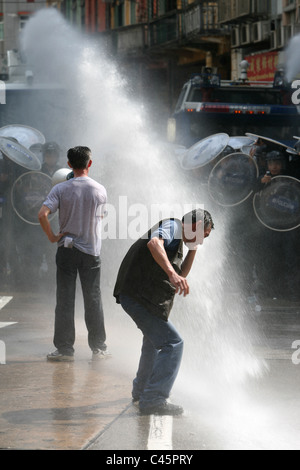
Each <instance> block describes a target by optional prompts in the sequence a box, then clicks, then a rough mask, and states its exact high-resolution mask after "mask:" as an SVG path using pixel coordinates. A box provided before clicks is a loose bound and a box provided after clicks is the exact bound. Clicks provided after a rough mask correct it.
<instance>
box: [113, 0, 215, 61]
mask: <svg viewBox="0 0 300 470" xmlns="http://www.w3.org/2000/svg"><path fill="white" fill-rule="evenodd" d="M220 32H221V30H220V27H219V25H218V7H217V3H216V2H203V1H201V3H196V2H195V3H193V4H191V5H189V6H187V7H185V8H183V9H181V10H174V11H172V12H170V13H167V14H165V15H163V16H160V17H158V18H155V19H153V20H151V21H149V22H147V23H138V24H135V25H131V26H124V27H122V28H116V29H113V30H110V31H106V32H105V33H104V36H105V37H106V41H107V42H110V44H111V46H112V49H113V52H114V53H117V54H126V55H130V54H132V55H134V54H136V53H137V52H139V51H140V52H142V51H144V50H145V49H151V48H157V47H161V46H167V45H174V44H180V43H181V42H182V41H185V40H187V39H189V38H190V37H192V36H193V37H194V36H197V35H198V36H201V35H202V34H203V35H207V34H209V33H211V34H214V35H215V34H218V33H220Z"/></svg>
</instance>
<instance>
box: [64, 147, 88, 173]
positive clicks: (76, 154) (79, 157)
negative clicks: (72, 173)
mask: <svg viewBox="0 0 300 470" xmlns="http://www.w3.org/2000/svg"><path fill="white" fill-rule="evenodd" d="M91 153H92V152H91V149H89V148H88V147H74V148H72V149H70V150H68V154H67V155H68V160H69V162H70V165H71V167H72V168H73V169H74V170H84V169H85V168H87V166H88V163H89V161H90V159H91Z"/></svg>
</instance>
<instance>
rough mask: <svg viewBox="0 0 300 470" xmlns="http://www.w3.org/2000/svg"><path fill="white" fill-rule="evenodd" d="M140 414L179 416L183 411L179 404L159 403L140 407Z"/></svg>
mask: <svg viewBox="0 0 300 470" xmlns="http://www.w3.org/2000/svg"><path fill="white" fill-rule="evenodd" d="M140 412H141V414H142V415H148V416H149V415H159V416H180V415H182V414H183V413H184V410H183V408H182V407H181V406H177V405H172V403H167V402H165V403H162V404H161V405H156V406H150V407H147V408H140Z"/></svg>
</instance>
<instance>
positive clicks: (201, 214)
mask: <svg viewBox="0 0 300 470" xmlns="http://www.w3.org/2000/svg"><path fill="white" fill-rule="evenodd" d="M199 220H201V221H202V222H203V223H204V227H205V228H206V227H209V226H211V228H212V229H214V228H215V225H214V222H213V219H212V216H211V215H210V213H209V212H208V211H205V210H204V209H194V210H192V211H191V212H189V213H188V214H185V215H184V216H183V217H182V223H183V224H195V223H197V222H199Z"/></svg>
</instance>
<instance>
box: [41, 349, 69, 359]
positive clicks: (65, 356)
mask: <svg viewBox="0 0 300 470" xmlns="http://www.w3.org/2000/svg"><path fill="white" fill-rule="evenodd" d="M47 360H48V361H52V362H73V361H74V356H73V355H72V354H62V353H60V352H59V351H58V349H57V350H56V351H54V352H53V353H50V354H48V355H47Z"/></svg>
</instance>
